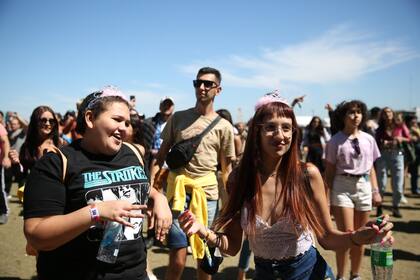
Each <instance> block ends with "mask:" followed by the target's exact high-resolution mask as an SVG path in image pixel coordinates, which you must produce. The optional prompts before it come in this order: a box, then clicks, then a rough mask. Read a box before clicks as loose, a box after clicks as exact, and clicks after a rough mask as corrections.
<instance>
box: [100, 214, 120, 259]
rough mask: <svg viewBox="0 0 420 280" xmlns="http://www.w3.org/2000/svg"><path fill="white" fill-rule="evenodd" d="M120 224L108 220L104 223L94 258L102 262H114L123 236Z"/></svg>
mask: <svg viewBox="0 0 420 280" xmlns="http://www.w3.org/2000/svg"><path fill="white" fill-rule="evenodd" d="M122 228H123V226H122V224H120V223H117V222H111V221H108V222H107V223H106V225H105V230H104V236H103V238H102V241H101V244H99V250H98V255H97V256H96V258H97V259H98V260H100V261H102V262H106V263H115V261H116V260H117V257H118V252H119V250H120V244H121V240H122V238H123V232H122Z"/></svg>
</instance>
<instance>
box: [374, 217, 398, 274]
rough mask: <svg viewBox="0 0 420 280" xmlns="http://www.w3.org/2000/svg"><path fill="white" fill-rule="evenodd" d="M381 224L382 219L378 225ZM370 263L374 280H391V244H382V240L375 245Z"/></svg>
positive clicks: (377, 222) (378, 220)
mask: <svg viewBox="0 0 420 280" xmlns="http://www.w3.org/2000/svg"><path fill="white" fill-rule="evenodd" d="M381 223H382V219H381V218H378V219H377V221H376V224H377V225H378V226H379V225H380V224H381ZM370 263H371V267H372V279H373V280H391V279H392V269H393V259H392V245H391V244H390V243H389V242H386V243H384V244H381V243H380V240H377V242H376V243H373V244H372V245H371V249H370Z"/></svg>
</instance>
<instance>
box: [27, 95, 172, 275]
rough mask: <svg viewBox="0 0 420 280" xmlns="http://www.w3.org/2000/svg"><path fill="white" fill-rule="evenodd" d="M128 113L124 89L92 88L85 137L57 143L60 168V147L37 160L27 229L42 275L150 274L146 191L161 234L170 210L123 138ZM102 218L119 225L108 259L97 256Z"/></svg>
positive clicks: (84, 108) (80, 124) (83, 122)
mask: <svg viewBox="0 0 420 280" xmlns="http://www.w3.org/2000/svg"><path fill="white" fill-rule="evenodd" d="M129 119H130V117H129V109H128V103H127V101H126V100H125V99H124V97H123V95H122V93H121V92H119V91H118V90H116V89H115V88H112V87H107V88H105V89H104V90H102V91H99V92H95V93H92V94H90V95H88V96H87V97H86V98H85V99H84V101H83V102H82V104H81V106H80V110H79V114H78V118H77V130H78V132H79V133H81V134H82V135H83V138H82V139H80V140H78V141H75V142H73V143H72V144H71V145H70V146H67V147H64V148H63V149H62V152H63V154H64V155H65V158H66V159H67V168H66V169H64V171H65V175H64V176H63V166H65V164H64V163H63V161H62V158H61V157H60V156H59V155H58V154H55V153H48V154H46V155H45V156H44V157H43V158H42V159H41V160H39V161H38V162H37V163H36V164H35V166H34V168H33V170H32V172H31V174H30V176H29V178H28V182H27V184H26V189H25V196H24V198H25V199H24V218H25V223H24V232H25V235H26V238H27V239H28V242H29V243H30V244H31V245H32V246H33V247H34V248H35V249H37V250H38V251H39V256H38V258H37V271H38V278H39V279H41V280H43V279H128V280H130V279H148V278H147V274H146V273H145V268H146V249H145V246H144V242H143V238H142V235H141V232H142V231H141V228H142V222H143V217H144V215H143V213H142V211H144V210H145V209H146V208H147V206H146V205H145V204H146V203H147V200H148V198H150V199H152V200H153V202H154V203H153V205H154V206H153V211H154V214H155V219H156V223H155V224H156V225H155V229H156V237H157V238H158V239H160V240H163V239H164V237H165V235H166V233H167V232H168V230H169V227H170V225H171V223H172V218H171V212H170V209H169V206H168V203H167V200H166V198H165V197H164V196H163V195H162V194H160V193H159V192H157V191H156V190H155V189H153V188H149V184H148V178H147V176H146V172H145V169H144V168H143V166H144V164H143V160H142V159H141V157H140V156H137V155H138V153H136V152H135V151H136V150H135V148H133V147H131V148H130V147H129V146H127V145H123V142H122V139H123V138H124V136H125V133H126V130H127V127H128V122H129ZM63 177H64V178H63ZM139 210H141V211H139ZM104 221H105V222H106V221H115V222H118V223H121V224H122V225H123V240H122V242H121V245H120V250H119V253H118V258H117V260H116V262H115V263H113V264H108V263H104V262H101V261H99V260H97V259H96V255H97V252H98V248H99V244H100V241H101V239H102V236H103V228H104V223H103V222H104Z"/></svg>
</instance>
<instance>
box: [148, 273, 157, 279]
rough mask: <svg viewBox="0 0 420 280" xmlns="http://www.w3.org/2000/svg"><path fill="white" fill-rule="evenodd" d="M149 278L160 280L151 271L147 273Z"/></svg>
mask: <svg viewBox="0 0 420 280" xmlns="http://www.w3.org/2000/svg"><path fill="white" fill-rule="evenodd" d="M147 277H149V280H158V279H157V277H156V275H155V274H154V273H153V272H151V271H147Z"/></svg>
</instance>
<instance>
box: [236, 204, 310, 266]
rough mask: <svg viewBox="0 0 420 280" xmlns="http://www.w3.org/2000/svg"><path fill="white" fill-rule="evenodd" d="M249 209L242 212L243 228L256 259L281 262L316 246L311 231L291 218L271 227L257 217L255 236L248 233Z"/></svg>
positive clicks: (243, 209)
mask: <svg viewBox="0 0 420 280" xmlns="http://www.w3.org/2000/svg"><path fill="white" fill-rule="evenodd" d="M247 212H248V211H247V209H246V208H245V207H243V208H242V211H241V227H242V230H243V231H244V232H245V233H246V234H247V236H248V240H249V245H250V247H251V250H252V252H253V253H254V255H255V256H256V257H260V258H263V259H269V260H281V259H284V258H290V257H295V256H297V255H299V254H303V253H305V252H306V251H307V250H309V249H310V248H311V246H315V240H314V237H313V234H312V232H311V231H309V230H306V231H304V230H302V227H301V226H300V225H295V224H294V223H293V222H292V221H291V220H290V219H289V218H287V217H282V218H280V219H279V220H278V221H277V222H276V223H275V224H273V225H272V226H270V225H269V224H267V222H265V221H264V220H263V219H262V218H261V217H259V216H258V215H257V217H256V225H255V235H250V232H248V223H247V216H248V215H247Z"/></svg>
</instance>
